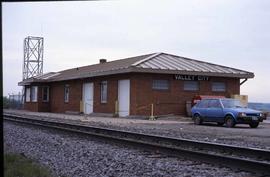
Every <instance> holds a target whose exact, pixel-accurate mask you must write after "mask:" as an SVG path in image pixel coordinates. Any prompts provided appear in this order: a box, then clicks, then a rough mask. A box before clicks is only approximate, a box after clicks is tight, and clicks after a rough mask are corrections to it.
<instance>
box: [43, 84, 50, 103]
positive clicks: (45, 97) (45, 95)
mask: <svg viewBox="0 0 270 177" xmlns="http://www.w3.org/2000/svg"><path fill="white" fill-rule="evenodd" d="M42 101H43V102H48V101H49V87H48V86H45V87H42Z"/></svg>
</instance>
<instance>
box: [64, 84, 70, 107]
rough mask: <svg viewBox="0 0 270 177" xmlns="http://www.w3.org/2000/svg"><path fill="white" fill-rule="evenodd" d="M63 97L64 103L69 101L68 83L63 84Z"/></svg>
mask: <svg viewBox="0 0 270 177" xmlns="http://www.w3.org/2000/svg"><path fill="white" fill-rule="evenodd" d="M64 99H65V103H68V102H69V85H65V88H64Z"/></svg>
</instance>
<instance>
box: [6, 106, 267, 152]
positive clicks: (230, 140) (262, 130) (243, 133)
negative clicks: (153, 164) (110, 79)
mask: <svg viewBox="0 0 270 177" xmlns="http://www.w3.org/2000/svg"><path fill="white" fill-rule="evenodd" d="M8 111H9V112H12V113H17V114H25V115H35V116H40V117H42V118H44V117H47V118H53V119H56V120H66V121H71V122H76V123H80V124H85V125H94V126H100V127H106V128H114V129H120V130H127V131H134V132H141V133H150V134H155V135H162V136H169V137H176V138H186V139H193V140H200V141H207V142H216V143H224V144H231V145H238V146H243V147H253V148H261V149H268V150H270V123H269V121H268V123H261V124H260V125H259V127H258V128H255V129H253V128H250V127H249V125H236V127H235V128H226V127H219V126H217V125H216V124H215V123H214V124H205V125H200V126H198V125H194V124H193V122H192V121H191V118H186V117H179V116H178V117H173V118H161V119H158V120H155V121H150V120H141V119H130V118H108V117H93V116H80V115H67V114H56V113H37V112H29V111H15V110H5V112H8ZM265 122H267V121H265Z"/></svg>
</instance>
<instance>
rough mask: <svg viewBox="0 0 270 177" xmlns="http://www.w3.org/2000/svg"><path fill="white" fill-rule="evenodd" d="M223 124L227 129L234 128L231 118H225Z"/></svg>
mask: <svg viewBox="0 0 270 177" xmlns="http://www.w3.org/2000/svg"><path fill="white" fill-rule="evenodd" d="M225 124H226V127H228V128H232V127H234V126H235V121H234V119H233V117H232V116H226V119H225Z"/></svg>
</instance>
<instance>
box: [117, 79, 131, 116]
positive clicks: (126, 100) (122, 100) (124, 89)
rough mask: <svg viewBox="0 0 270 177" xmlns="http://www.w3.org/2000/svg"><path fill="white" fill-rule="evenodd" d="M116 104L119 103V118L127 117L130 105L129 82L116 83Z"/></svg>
mask: <svg viewBox="0 0 270 177" xmlns="http://www.w3.org/2000/svg"><path fill="white" fill-rule="evenodd" d="M118 102H119V116H120V117H124V116H128V115H129V105H130V81H129V80H119V81H118Z"/></svg>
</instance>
